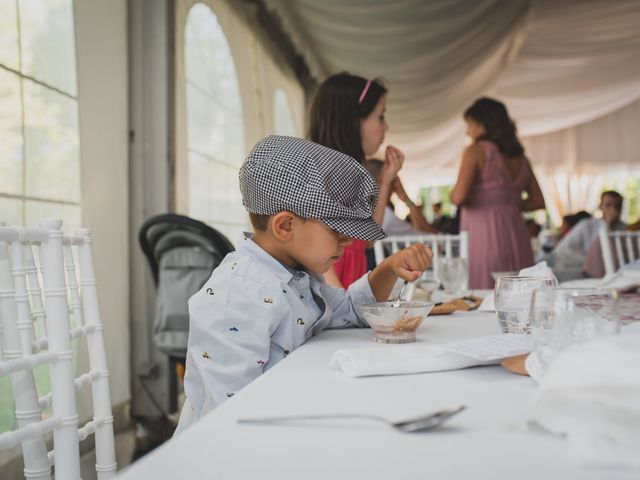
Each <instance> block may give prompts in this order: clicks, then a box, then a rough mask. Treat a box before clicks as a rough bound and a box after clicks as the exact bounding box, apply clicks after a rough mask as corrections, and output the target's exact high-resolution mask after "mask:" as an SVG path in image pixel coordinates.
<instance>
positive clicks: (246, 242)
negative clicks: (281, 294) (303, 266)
mask: <svg viewBox="0 0 640 480" xmlns="http://www.w3.org/2000/svg"><path fill="white" fill-rule="evenodd" d="M252 236H253V235H252V234H251V233H247V232H245V233H244V237H243V239H242V240H241V241H240V242H239V245H238V252H242V253H247V254H249V255H250V256H252V257H253V258H255V259H256V260H258V261H259V262H260V263H262V264H265V265H267V266H268V267H269V269H270V270H271V271H272V272H273V273H274V274H276V275H277V276H278V278H280V280H282V281H283V282H284V283H289V281H290V280H291V278H292V277H296V278H300V277H302V276H304V275H305V274H306V273H307V272H304V271H300V270H296V269H295V268H291V267H288V266H287V265H285V264H283V263H282V262H280V261H279V260H278V259H276V258H274V257H272V256H271V255H270V254H269V253H268V252H267V251H266V250H264V249H263V248H262V247H261V246H260V245H258V244H257V243H256V242H254V241H253V239H252V238H251V237H252Z"/></svg>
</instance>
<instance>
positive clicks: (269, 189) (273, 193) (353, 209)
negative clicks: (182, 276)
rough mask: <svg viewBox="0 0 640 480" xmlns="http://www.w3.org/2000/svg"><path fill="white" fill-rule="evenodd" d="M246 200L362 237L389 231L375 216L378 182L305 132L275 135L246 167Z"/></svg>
mask: <svg viewBox="0 0 640 480" xmlns="http://www.w3.org/2000/svg"><path fill="white" fill-rule="evenodd" d="M240 190H241V192H242V203H243V204H244V206H245V208H246V209H247V210H248V211H249V212H252V213H256V214H259V215H275V214H276V213H279V212H282V211H289V212H292V213H295V214H296V215H299V216H301V217H303V218H315V219H318V220H321V221H322V222H324V223H326V224H327V225H328V226H329V227H331V228H332V229H333V230H335V231H336V232H339V233H342V234H343V235H346V236H348V237H352V238H359V239H361V240H380V239H382V238H384V237H385V236H386V235H385V233H384V231H383V230H382V228H380V225H378V224H377V223H376V222H375V221H374V220H373V211H374V209H375V207H376V202H377V200H378V185H377V184H376V182H375V180H374V179H373V178H372V177H371V175H370V174H369V172H367V170H366V169H365V168H364V167H363V166H362V165H360V164H359V163H358V162H357V161H356V160H354V159H353V158H352V157H350V156H349V155H345V154H343V153H340V152H337V151H335V150H332V149H330V148H327V147H324V146H322V145H318V144H317V143H314V142H311V141H309V140H304V139H302V138H295V137H287V136H282V135H269V136H268V137H266V138H265V139H263V140H261V141H260V142H258V143H257V144H256V145H255V147H253V150H252V151H251V153H250V154H249V156H248V157H247V159H246V160H245V161H244V163H243V164H242V167H240Z"/></svg>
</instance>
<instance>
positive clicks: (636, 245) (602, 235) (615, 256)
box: [598, 227, 640, 275]
mask: <svg viewBox="0 0 640 480" xmlns="http://www.w3.org/2000/svg"><path fill="white" fill-rule="evenodd" d="M598 239H599V241H600V250H601V252H602V261H603V263H604V273H605V275H609V274H611V273H615V272H616V271H617V270H618V269H619V268H620V267H622V266H623V265H626V264H627V263H631V262H633V261H635V260H637V259H638V258H640V232H619V231H614V232H612V231H609V230H608V229H607V228H606V227H601V228H600V229H599V230H598Z"/></svg>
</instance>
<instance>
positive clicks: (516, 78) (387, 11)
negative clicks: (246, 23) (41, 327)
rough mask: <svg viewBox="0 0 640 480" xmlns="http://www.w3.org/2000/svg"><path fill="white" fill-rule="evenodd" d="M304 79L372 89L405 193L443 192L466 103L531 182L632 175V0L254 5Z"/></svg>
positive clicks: (638, 74)
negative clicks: (294, 53)
mask: <svg viewBox="0 0 640 480" xmlns="http://www.w3.org/2000/svg"><path fill="white" fill-rule="evenodd" d="M266 4H267V6H268V7H269V8H270V9H271V10H272V11H273V12H274V13H275V14H276V15H277V16H279V17H280V19H281V21H282V24H283V27H284V29H285V31H286V32H287V33H288V34H289V36H290V38H291V40H292V42H293V43H294V45H295V46H296V48H297V49H298V51H299V52H300V53H301V54H302V55H303V56H304V58H305V60H306V62H307V64H308V65H309V67H310V69H311V72H312V75H313V76H314V77H316V78H317V79H318V80H319V81H321V80H323V79H324V78H326V76H328V75H330V74H332V73H336V72H339V71H343V70H346V71H349V72H351V73H356V74H360V75H363V76H366V77H380V78H382V79H383V80H384V81H385V82H386V84H387V86H388V87H389V89H390V93H389V98H388V99H387V111H388V119H389V123H390V125H391V129H390V131H389V134H388V135H387V141H388V143H392V144H396V145H398V146H400V147H401V148H402V149H403V150H404V151H405V153H406V154H407V162H406V164H405V165H406V166H405V168H404V169H403V173H404V175H403V177H404V178H405V179H406V180H405V182H406V183H408V184H409V186H410V187H414V188H416V187H418V186H420V185H425V184H429V183H437V182H438V180H439V179H440V180H441V181H449V182H450V181H451V180H452V179H453V178H454V177H455V173H456V170H457V164H458V161H459V158H460V153H461V151H462V150H463V148H464V146H465V144H466V142H467V140H466V139H465V134H464V132H465V126H464V123H463V121H462V118H461V114H462V112H463V111H464V109H465V108H466V107H467V106H468V105H469V104H470V103H471V102H472V101H473V100H474V99H475V98H477V97H479V96H482V95H490V96H494V97H496V98H498V99H500V100H502V101H504V102H505V103H506V104H507V107H508V108H509V111H510V113H511V116H512V117H513V118H514V119H515V120H516V122H517V125H518V129H519V132H520V134H521V136H522V137H523V139H524V142H525V146H526V148H527V152H528V154H529V156H530V158H531V160H532V163H533V164H534V166H535V168H536V171H537V172H538V173H539V175H540V174H542V175H544V174H551V173H567V174H570V175H579V174H584V173H591V174H593V173H600V172H602V171H604V170H607V171H611V168H614V167H615V168H629V167H635V168H638V169H640V158H639V154H638V152H640V135H638V134H637V132H638V125H640V27H639V25H640V1H638V0H608V1H605V0H563V1H558V0H539V1H529V0H473V1H469V0H429V1H423V0H376V1H370V0H323V1H321V2H320V1H317V0H296V1H286V0H266Z"/></svg>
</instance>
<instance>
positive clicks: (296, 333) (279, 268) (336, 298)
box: [183, 238, 375, 427]
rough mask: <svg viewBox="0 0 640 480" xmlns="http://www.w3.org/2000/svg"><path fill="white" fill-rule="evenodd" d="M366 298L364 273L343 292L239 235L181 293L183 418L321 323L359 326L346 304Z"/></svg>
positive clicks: (216, 400)
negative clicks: (198, 284) (185, 294)
mask: <svg viewBox="0 0 640 480" xmlns="http://www.w3.org/2000/svg"><path fill="white" fill-rule="evenodd" d="M370 302H375V297H374V296H373V293H372V291H371V287H370V286H369V281H368V278H367V275H364V276H363V277H362V278H360V279H359V280H358V281H356V282H355V283H354V284H352V285H351V286H350V287H349V289H348V290H347V291H344V290H343V289H339V288H334V287H331V286H329V285H327V284H326V283H325V282H324V280H323V279H322V277H321V276H317V275H314V274H309V273H306V272H301V271H297V270H293V269H290V268H288V267H285V266H284V265H283V264H281V263H280V262H279V261H278V260H276V259H275V258H273V257H272V256H271V255H269V254H268V253H267V252H265V251H264V250H263V249H262V248H260V247H259V246H258V245H257V244H256V243H255V242H254V241H253V240H251V239H250V238H247V239H245V240H242V241H241V244H240V245H239V247H238V249H237V251H235V252H233V253H230V254H229V255H227V256H226V257H225V259H224V260H223V261H222V263H221V264H220V266H219V267H218V268H216V269H215V270H214V272H213V273H212V275H211V278H210V279H209V280H208V281H207V282H206V283H205V284H204V285H203V286H202V288H201V289H200V291H199V292H198V293H196V294H195V295H193V296H192V297H191V299H190V300H189V323H190V326H189V328H190V331H189V347H188V351H187V369H186V375H185V393H186V395H187V398H188V400H189V404H190V406H191V408H192V409H193V412H192V414H193V415H192V416H191V417H192V418H191V420H190V421H194V420H197V419H198V418H199V417H201V416H202V415H204V414H205V413H207V412H208V411H210V410H211V409H213V408H214V407H215V406H217V405H219V404H220V403H222V402H223V401H225V400H226V399H228V398H230V397H231V396H233V394H234V393H235V392H237V391H238V390H240V389H241V388H242V387H244V386H245V385H247V384H248V383H249V382H251V381H252V380H254V379H255V378H257V377H258V376H259V375H261V374H262V373H263V372H265V371H266V370H268V369H269V368H271V367H272V366H274V365H275V364H276V363H278V362H279V361H280V360H282V359H283V358H284V357H286V356H287V355H288V354H289V352H292V351H293V350H294V349H296V348H298V347H299V346H300V345H302V344H303V343H304V342H305V341H307V340H308V339H309V338H311V337H312V336H313V335H316V334H317V333H319V332H320V331H322V330H323V329H325V328H344V327H367V326H368V325H367V323H366V322H365V321H364V320H363V319H362V318H361V317H360V316H359V315H358V314H357V312H356V310H355V308H354V306H355V305H358V304H362V303H370ZM183 427H184V426H183Z"/></svg>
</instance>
